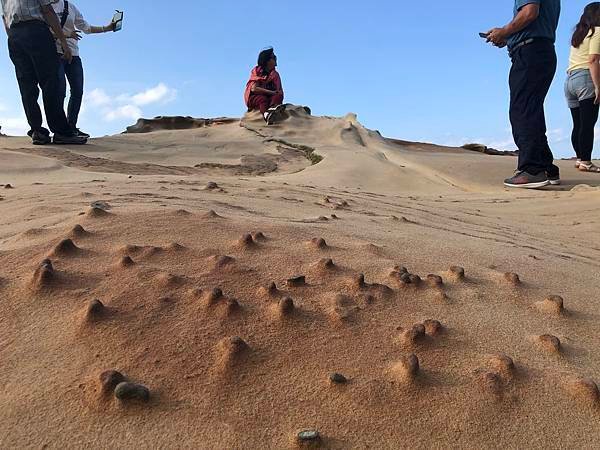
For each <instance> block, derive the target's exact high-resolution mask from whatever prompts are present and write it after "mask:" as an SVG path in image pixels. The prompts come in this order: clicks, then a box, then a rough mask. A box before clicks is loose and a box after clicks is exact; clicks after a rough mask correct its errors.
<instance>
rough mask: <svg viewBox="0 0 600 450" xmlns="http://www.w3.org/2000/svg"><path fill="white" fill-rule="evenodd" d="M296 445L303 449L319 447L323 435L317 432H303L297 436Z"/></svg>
mask: <svg viewBox="0 0 600 450" xmlns="http://www.w3.org/2000/svg"><path fill="white" fill-rule="evenodd" d="M296 443H297V444H298V445H300V446H301V447H313V446H318V445H319V444H320V443H321V434H320V433H319V432H318V431H317V430H303V431H300V432H299V433H298V434H297V435H296Z"/></svg>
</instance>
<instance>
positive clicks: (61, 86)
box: [58, 58, 69, 105]
mask: <svg viewBox="0 0 600 450" xmlns="http://www.w3.org/2000/svg"><path fill="white" fill-rule="evenodd" d="M68 64H69V63H68V62H67V61H65V60H64V59H62V58H60V64H59V66H58V90H59V92H60V101H61V103H62V104H63V105H64V104H65V99H66V98H67V68H66V66H67V65H68Z"/></svg>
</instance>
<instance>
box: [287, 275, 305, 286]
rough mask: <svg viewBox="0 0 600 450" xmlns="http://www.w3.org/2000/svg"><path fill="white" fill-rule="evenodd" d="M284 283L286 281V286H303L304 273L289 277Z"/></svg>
mask: <svg viewBox="0 0 600 450" xmlns="http://www.w3.org/2000/svg"><path fill="white" fill-rule="evenodd" d="M286 283H287V285H288V287H299V286H304V285H305V284H306V277H305V276H304V275H300V276H297V277H292V278H289V279H288V280H287V282H286Z"/></svg>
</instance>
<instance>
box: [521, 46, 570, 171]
mask: <svg viewBox="0 0 600 450" xmlns="http://www.w3.org/2000/svg"><path fill="white" fill-rule="evenodd" d="M511 59H512V68H511V70H510V80H509V83H510V123H511V125H512V130H513V137H514V139H515V144H517V147H518V148H519V167H518V169H519V170H521V171H524V172H528V173H530V174H532V175H537V174H538V173H540V172H546V173H547V174H548V175H549V176H556V175H559V169H558V167H556V166H555V165H554V164H553V163H554V156H553V155H552V151H551V150H550V146H549V145H548V138H547V137H546V131H547V130H546V117H545V115H544V101H545V100H546V96H547V95H548V90H549V89H550V85H551V84H552V80H553V79H554V75H555V74H556V52H555V50H554V44H553V43H552V42H551V41H547V40H537V41H535V42H533V43H531V44H528V45H524V46H522V47H519V48H517V49H515V50H514V51H513V52H512V53H511Z"/></svg>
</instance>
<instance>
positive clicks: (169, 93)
mask: <svg viewBox="0 0 600 450" xmlns="http://www.w3.org/2000/svg"><path fill="white" fill-rule="evenodd" d="M176 96H177V91H176V90H175V89H173V88H170V87H169V86H167V85H166V84H165V83H158V84H157V85H156V86H154V87H152V88H149V89H146V90H144V91H141V92H138V93H134V94H130V93H124V94H119V95H116V96H113V97H111V96H110V95H108V94H107V93H106V92H105V91H104V90H102V89H98V88H96V89H94V90H92V91H90V92H89V93H88V94H86V96H85V98H84V104H83V108H82V111H84V112H85V113H86V114H87V113H88V111H90V110H92V111H95V112H99V113H100V116H101V117H102V118H103V119H104V120H105V121H107V122H113V121H118V120H137V119H139V118H140V117H142V116H143V110H142V108H141V107H143V106H148V105H151V104H154V103H161V104H164V103H167V102H170V101H172V100H174V99H175V97H176Z"/></svg>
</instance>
